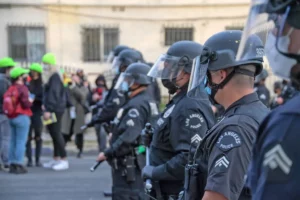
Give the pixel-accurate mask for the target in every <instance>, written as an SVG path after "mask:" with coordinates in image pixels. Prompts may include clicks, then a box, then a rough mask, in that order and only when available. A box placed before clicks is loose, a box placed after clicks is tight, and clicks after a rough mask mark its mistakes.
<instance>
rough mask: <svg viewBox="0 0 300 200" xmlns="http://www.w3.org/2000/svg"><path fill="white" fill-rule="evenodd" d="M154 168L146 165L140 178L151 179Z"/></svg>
mask: <svg viewBox="0 0 300 200" xmlns="http://www.w3.org/2000/svg"><path fill="white" fill-rule="evenodd" d="M153 170H154V167H153V166H150V165H146V166H145V167H144V168H143V170H142V178H143V179H148V178H150V179H152V174H153Z"/></svg>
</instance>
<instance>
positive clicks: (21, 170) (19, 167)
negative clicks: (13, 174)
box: [16, 165, 28, 174]
mask: <svg viewBox="0 0 300 200" xmlns="http://www.w3.org/2000/svg"><path fill="white" fill-rule="evenodd" d="M16 168H17V172H18V173H17V174H26V173H27V172H28V171H27V169H26V168H25V167H24V166H23V165H16Z"/></svg>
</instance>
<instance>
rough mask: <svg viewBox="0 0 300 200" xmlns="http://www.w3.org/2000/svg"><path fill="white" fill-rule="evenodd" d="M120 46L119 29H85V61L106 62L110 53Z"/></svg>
mask: <svg viewBox="0 0 300 200" xmlns="http://www.w3.org/2000/svg"><path fill="white" fill-rule="evenodd" d="M118 44H119V29H118V28H101V27H93V28H83V60H84V61H85V62H100V61H105V60H106V58H107V56H108V55H109V53H110V51H111V50H112V49H113V48H114V47H115V46H116V45H118Z"/></svg>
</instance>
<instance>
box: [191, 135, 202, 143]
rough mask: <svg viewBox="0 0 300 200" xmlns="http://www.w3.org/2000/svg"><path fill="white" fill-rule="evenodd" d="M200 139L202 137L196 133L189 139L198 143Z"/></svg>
mask: <svg viewBox="0 0 300 200" xmlns="http://www.w3.org/2000/svg"><path fill="white" fill-rule="evenodd" d="M201 140H202V138H201V137H200V136H199V135H198V134H195V135H194V136H193V137H192V139H191V142H192V143H194V142H196V143H199V142H200V141H201Z"/></svg>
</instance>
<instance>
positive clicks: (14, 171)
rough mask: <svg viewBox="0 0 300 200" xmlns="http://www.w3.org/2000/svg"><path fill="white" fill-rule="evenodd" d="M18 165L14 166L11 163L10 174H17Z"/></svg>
mask: <svg viewBox="0 0 300 200" xmlns="http://www.w3.org/2000/svg"><path fill="white" fill-rule="evenodd" d="M17 172H18V171H17V165H16V164H13V163H11V164H10V166H9V173H11V174H17Z"/></svg>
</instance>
